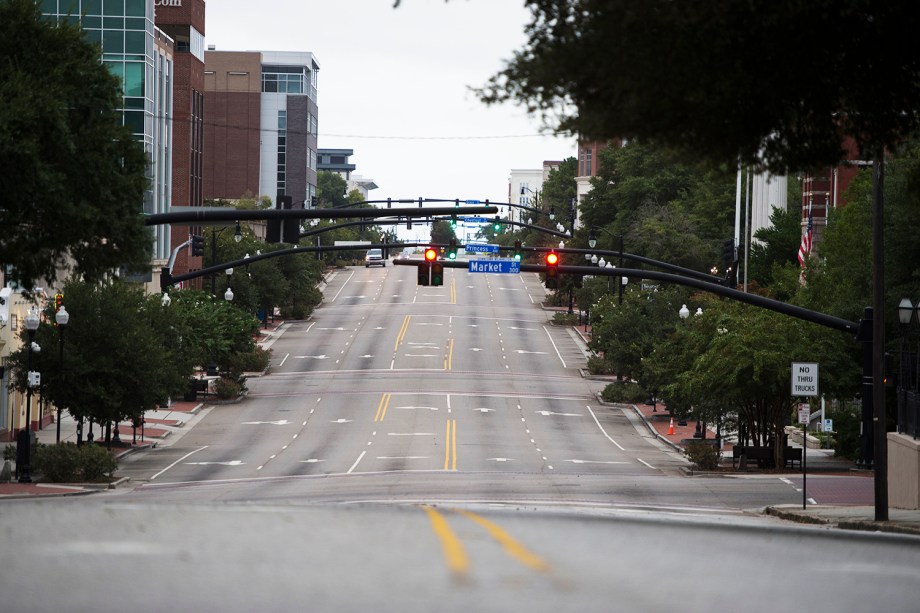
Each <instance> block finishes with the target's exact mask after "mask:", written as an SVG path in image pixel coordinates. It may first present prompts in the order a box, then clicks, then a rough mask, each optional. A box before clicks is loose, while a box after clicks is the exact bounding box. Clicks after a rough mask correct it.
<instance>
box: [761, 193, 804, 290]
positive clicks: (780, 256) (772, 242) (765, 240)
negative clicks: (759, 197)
mask: <svg viewBox="0 0 920 613" xmlns="http://www.w3.org/2000/svg"><path fill="white" fill-rule="evenodd" d="M770 224H771V225H770V227H768V228H761V229H759V230H757V232H755V233H754V238H756V239H757V240H756V241H754V242H753V243H752V244H751V254H750V260H749V264H748V265H749V266H750V269H749V270H748V278H749V279H750V280H751V281H756V282H757V283H759V284H760V285H763V286H766V285H769V284H770V283H771V282H772V281H773V270H774V267H776V266H790V265H791V266H796V267H797V266H798V265H799V263H798V260H797V254H798V249H799V243H800V242H801V239H802V220H801V217H800V215H799V212H798V210H795V211H788V210H785V209H773V211H772V212H771V213H770Z"/></svg>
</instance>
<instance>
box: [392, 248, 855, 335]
mask: <svg viewBox="0 0 920 613" xmlns="http://www.w3.org/2000/svg"><path fill="white" fill-rule="evenodd" d="M394 264H396V265H399V266H414V265H415V263H414V262H412V261H400V260H396V262H394ZM443 264H444V266H445V267H446V268H467V266H468V263H467V262H444V263H443ZM547 268H548V267H547V266H545V265H542V264H521V272H542V273H545V272H546V270H547ZM556 268H557V271H558V274H563V275H566V274H568V275H593V276H597V277H630V278H634V279H650V280H653V281H662V282H664V283H674V284H675V285H683V286H685V287H692V288H694V289H698V290H701V291H704V292H709V293H711V294H715V295H717V296H722V297H723V298H729V299H731V300H737V301H738V302H743V303H745V304H750V305H753V306H756V307H760V308H763V309H768V310H770V311H775V312H777V313H782V314H783V315H789V316H790V317H795V318H796V319H801V320H803V321H810V322H812V323H816V324H818V325H821V326H824V327H826V328H831V329H833V330H838V331H840V332H849V333H850V334H853V335H854V336H856V333H857V332H858V330H859V324H858V323H856V322H854V321H848V320H846V319H842V318H840V317H834V316H833V315H827V314H826V313H819V312H818V311H812V310H810V309H805V308H802V307H800V306H796V305H794V304H786V303H785V302H780V301H779V300H773V299H772V298H766V297H764V296H760V295H757V294H747V293H745V292H742V291H740V290H737V289H735V288H732V287H725V286H724V285H720V284H718V283H712V282H709V281H703V280H701V279H694V278H689V277H684V276H681V275H676V274H671V273H667V272H659V271H657V270H639V269H635V268H598V267H597V266H564V265H559V266H557V267H556Z"/></svg>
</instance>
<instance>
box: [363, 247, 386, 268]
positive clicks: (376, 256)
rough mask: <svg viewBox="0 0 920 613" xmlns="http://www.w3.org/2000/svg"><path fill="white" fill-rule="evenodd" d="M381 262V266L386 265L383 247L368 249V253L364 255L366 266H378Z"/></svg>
mask: <svg viewBox="0 0 920 613" xmlns="http://www.w3.org/2000/svg"><path fill="white" fill-rule="evenodd" d="M377 264H380V265H381V266H386V265H387V261H386V260H385V259H383V250H382V249H368V250H367V255H365V256H364V267H365V268H367V267H369V266H376V265H377Z"/></svg>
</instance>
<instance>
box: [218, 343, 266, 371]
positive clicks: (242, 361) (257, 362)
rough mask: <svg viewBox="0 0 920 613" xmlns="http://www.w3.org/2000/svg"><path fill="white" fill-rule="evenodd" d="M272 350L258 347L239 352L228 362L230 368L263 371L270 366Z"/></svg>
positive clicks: (233, 369)
mask: <svg viewBox="0 0 920 613" xmlns="http://www.w3.org/2000/svg"><path fill="white" fill-rule="evenodd" d="M271 356H272V354H271V350H266V349H262V348H261V347H256V348H255V349H253V350H252V351H247V352H246V353H239V354H236V355H234V356H233V358H232V359H230V360H228V362H232V364H228V369H229V370H230V371H232V372H262V371H264V370H265V369H266V368H268V363H269V361H270V360H271Z"/></svg>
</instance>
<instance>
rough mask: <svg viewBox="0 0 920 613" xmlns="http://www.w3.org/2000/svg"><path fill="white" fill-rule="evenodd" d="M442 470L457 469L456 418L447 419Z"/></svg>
mask: <svg viewBox="0 0 920 613" xmlns="http://www.w3.org/2000/svg"><path fill="white" fill-rule="evenodd" d="M444 470H457V420H456V419H448V420H447V430H446V431H445V433H444Z"/></svg>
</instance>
